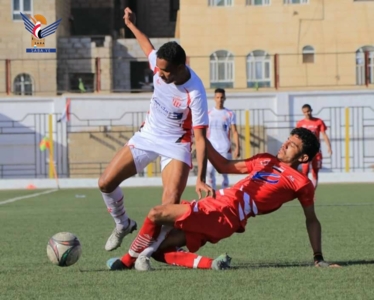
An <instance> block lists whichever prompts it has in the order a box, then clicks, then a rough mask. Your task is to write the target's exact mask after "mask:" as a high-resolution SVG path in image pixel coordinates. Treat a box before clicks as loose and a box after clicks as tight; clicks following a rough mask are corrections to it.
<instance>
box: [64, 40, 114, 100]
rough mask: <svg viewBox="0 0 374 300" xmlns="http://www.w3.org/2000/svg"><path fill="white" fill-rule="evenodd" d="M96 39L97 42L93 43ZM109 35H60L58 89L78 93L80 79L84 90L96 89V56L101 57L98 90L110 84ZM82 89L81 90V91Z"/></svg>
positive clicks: (110, 46)
mask: <svg viewBox="0 0 374 300" xmlns="http://www.w3.org/2000/svg"><path fill="white" fill-rule="evenodd" d="M96 42H98V43H96ZM111 52H112V38H111V37H110V36H106V37H101V38H100V39H97V38H90V37H70V38H69V37H62V38H59V40H58V68H57V81H58V91H59V92H61V93H62V92H69V91H70V92H81V90H79V89H78V82H79V81H78V80H79V78H81V80H82V82H83V84H84V86H85V90H86V92H94V91H95V90H96V58H97V57H98V58H100V70H101V89H102V90H104V91H110V90H111V87H112V60H111V58H110V57H111ZM82 91H83V90H82Z"/></svg>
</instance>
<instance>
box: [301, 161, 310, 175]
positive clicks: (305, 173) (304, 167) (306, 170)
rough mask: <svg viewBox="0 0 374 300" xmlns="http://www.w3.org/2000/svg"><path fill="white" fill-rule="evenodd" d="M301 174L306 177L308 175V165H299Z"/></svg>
mask: <svg viewBox="0 0 374 300" xmlns="http://www.w3.org/2000/svg"><path fill="white" fill-rule="evenodd" d="M301 173H302V174H304V175H305V176H306V177H308V174H309V163H305V164H302V165H301Z"/></svg>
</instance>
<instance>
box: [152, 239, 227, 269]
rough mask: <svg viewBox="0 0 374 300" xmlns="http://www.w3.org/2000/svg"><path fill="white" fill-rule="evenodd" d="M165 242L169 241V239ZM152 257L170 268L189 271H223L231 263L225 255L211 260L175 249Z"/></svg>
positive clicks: (163, 251) (169, 249) (168, 249)
mask: <svg viewBox="0 0 374 300" xmlns="http://www.w3.org/2000/svg"><path fill="white" fill-rule="evenodd" d="M167 240H169V237H168V238H167ZM165 241H166V240H165ZM152 257H153V258H154V259H155V260H157V261H159V262H163V263H166V264H168V265H171V266H180V267H185V268H189V269H213V270H225V269H228V268H229V267H230V262H231V258H230V257H229V256H228V255H226V254H223V255H220V256H218V257H217V258H216V259H213V258H210V257H206V256H201V255H199V254H196V253H192V252H186V251H183V250H180V249H179V248H176V247H169V248H167V249H163V250H158V251H157V252H155V253H154V254H153V255H152Z"/></svg>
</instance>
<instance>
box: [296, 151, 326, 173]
mask: <svg viewBox="0 0 374 300" xmlns="http://www.w3.org/2000/svg"><path fill="white" fill-rule="evenodd" d="M310 164H312V169H313V170H314V171H317V170H320V169H321V168H322V153H321V152H318V153H317V154H316V156H314V158H313V159H312V161H311V162H310ZM301 168H302V173H303V174H304V175H307V174H308V173H309V163H306V164H302V166H301Z"/></svg>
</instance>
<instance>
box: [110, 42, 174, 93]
mask: <svg viewBox="0 0 374 300" xmlns="http://www.w3.org/2000/svg"><path fill="white" fill-rule="evenodd" d="M174 40H176V39H174V38H151V43H152V44H153V46H154V47H155V48H156V49H158V48H159V47H161V46H162V45H163V44H164V43H166V42H169V41H174ZM113 57H114V60H113V89H114V91H116V92H123V91H129V90H130V89H131V88H132V89H137V87H132V86H131V68H134V67H135V68H136V66H134V65H132V63H134V62H144V72H145V73H147V71H148V72H149V70H150V69H149V66H148V64H147V61H148V60H147V57H146V56H145V54H144V53H143V51H142V49H141V48H140V46H139V43H138V42H137V40H135V39H117V40H115V41H113ZM139 67H141V66H139ZM133 71H134V70H133ZM135 71H136V70H135ZM152 75H153V74H152ZM139 81H145V79H144V77H140V78H139ZM150 81H151V82H152V80H150ZM139 89H142V88H141V87H139ZM143 90H144V91H151V90H152V88H151V87H150V88H148V89H147V87H146V86H145V85H143Z"/></svg>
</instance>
